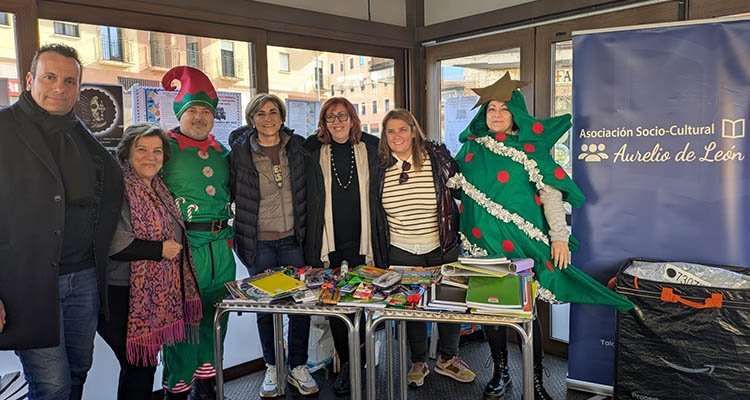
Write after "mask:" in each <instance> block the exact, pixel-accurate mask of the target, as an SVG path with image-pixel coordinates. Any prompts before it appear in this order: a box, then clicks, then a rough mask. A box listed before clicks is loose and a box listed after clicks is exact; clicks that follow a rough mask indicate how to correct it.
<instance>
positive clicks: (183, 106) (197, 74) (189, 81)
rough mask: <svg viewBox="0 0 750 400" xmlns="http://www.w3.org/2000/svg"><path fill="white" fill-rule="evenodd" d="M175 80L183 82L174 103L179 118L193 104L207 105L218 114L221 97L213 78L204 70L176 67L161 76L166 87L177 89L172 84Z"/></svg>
mask: <svg viewBox="0 0 750 400" xmlns="http://www.w3.org/2000/svg"><path fill="white" fill-rule="evenodd" d="M174 80H178V81H180V84H181V85H180V93H178V94H177V97H175V99H174V104H172V108H173V109H174V114H175V115H176V116H177V119H178V120H179V119H180V117H182V113H184V112H185V110H187V109H188V108H190V107H191V106H203V107H206V108H208V109H209V110H211V112H212V113H213V114H214V115H216V105H217V104H219V97H218V96H217V95H216V89H214V85H212V84H211V80H209V79H208V77H207V76H206V75H205V74H204V73H203V72H201V71H200V70H198V69H195V68H193V67H188V66H179V67H174V68H172V69H170V70H169V71H167V73H166V74H164V77H163V78H161V85H162V86H163V87H164V89H167V90H175V89H177V87H176V86H174V85H173V84H172V81H174Z"/></svg>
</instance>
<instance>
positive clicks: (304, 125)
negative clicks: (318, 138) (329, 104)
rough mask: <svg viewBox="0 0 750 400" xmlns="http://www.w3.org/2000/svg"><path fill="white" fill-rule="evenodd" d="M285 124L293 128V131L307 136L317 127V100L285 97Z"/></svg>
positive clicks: (318, 112) (318, 103)
mask: <svg viewBox="0 0 750 400" xmlns="http://www.w3.org/2000/svg"><path fill="white" fill-rule="evenodd" d="M284 102H285V105H286V114H287V115H286V122H285V124H286V126H287V127H289V128H291V129H294V133H296V134H298V135H300V136H303V137H308V136H310V135H314V134H315V130H316V129H318V114H320V105H321V103H320V102H319V101H310V100H289V99H286V100H285V101H284Z"/></svg>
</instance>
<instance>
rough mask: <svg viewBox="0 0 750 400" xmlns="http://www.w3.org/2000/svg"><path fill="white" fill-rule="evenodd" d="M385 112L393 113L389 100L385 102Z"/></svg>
mask: <svg viewBox="0 0 750 400" xmlns="http://www.w3.org/2000/svg"><path fill="white" fill-rule="evenodd" d="M383 111H385V112H388V111H391V101H390V100H389V99H385V100H383Z"/></svg>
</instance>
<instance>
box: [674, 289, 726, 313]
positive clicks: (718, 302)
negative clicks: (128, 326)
mask: <svg viewBox="0 0 750 400" xmlns="http://www.w3.org/2000/svg"><path fill="white" fill-rule="evenodd" d="M661 301H666V302H668V303H677V302H679V303H682V304H684V305H686V306H688V307H693V308H698V309H703V308H721V306H722V302H723V301H724V296H722V295H721V293H711V297H709V298H707V299H706V301H705V302H704V303H703V304H701V303H697V302H695V301H690V300H687V299H683V298H682V297H680V295H679V294H676V293H675V292H674V289H672V288H668V287H665V288H662V289H661Z"/></svg>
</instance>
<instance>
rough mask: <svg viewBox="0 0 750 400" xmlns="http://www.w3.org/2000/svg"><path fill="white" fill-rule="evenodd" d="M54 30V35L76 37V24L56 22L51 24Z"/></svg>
mask: <svg viewBox="0 0 750 400" xmlns="http://www.w3.org/2000/svg"><path fill="white" fill-rule="evenodd" d="M53 28H54V32H55V34H56V35H64V36H74V37H78V36H79V34H78V24H69V23H65V22H57V21H55V23H54V24H53Z"/></svg>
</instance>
